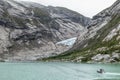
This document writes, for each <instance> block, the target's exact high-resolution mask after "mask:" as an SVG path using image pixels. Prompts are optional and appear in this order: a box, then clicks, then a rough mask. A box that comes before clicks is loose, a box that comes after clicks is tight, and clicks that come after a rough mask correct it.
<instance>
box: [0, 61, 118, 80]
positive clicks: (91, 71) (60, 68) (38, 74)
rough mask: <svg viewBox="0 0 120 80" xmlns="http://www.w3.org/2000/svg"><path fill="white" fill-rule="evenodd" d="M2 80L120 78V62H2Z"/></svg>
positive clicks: (91, 79)
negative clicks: (100, 71) (102, 71)
mask: <svg viewBox="0 0 120 80" xmlns="http://www.w3.org/2000/svg"><path fill="white" fill-rule="evenodd" d="M101 68H102V69H104V70H105V73H103V74H99V73H97V72H96V71H97V70H99V69H101ZM0 80H120V64H80V63H79V64H78V63H62V62H34V63H29V62H28V63H0Z"/></svg>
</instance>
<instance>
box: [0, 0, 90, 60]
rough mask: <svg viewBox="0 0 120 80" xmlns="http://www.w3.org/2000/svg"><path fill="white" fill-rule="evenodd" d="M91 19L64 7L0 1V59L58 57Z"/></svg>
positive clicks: (12, 0) (9, 0)
mask: <svg viewBox="0 0 120 80" xmlns="http://www.w3.org/2000/svg"><path fill="white" fill-rule="evenodd" d="M89 22H90V18H87V17H84V16H83V15H81V14H79V13H77V12H75V11H71V10H69V9H67V8H63V7H52V6H43V5H41V4H38V3H33V2H24V1H14V0H0V60H1V61H2V60H3V61H4V60H5V61H13V60H17V61H18V60H20V61H21V60H37V59H41V58H44V57H49V56H53V55H58V54H60V53H62V52H64V51H66V50H68V49H69V48H70V47H71V45H70V46H69V45H64V44H57V43H59V42H60V41H63V40H66V39H71V38H75V37H77V36H78V34H80V32H82V31H83V30H84V28H85V26H87V24H88V23H89Z"/></svg>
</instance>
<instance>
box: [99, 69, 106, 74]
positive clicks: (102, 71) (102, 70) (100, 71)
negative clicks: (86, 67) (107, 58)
mask: <svg viewBox="0 0 120 80" xmlns="http://www.w3.org/2000/svg"><path fill="white" fill-rule="evenodd" d="M97 73H100V74H102V73H105V71H104V69H100V70H97Z"/></svg>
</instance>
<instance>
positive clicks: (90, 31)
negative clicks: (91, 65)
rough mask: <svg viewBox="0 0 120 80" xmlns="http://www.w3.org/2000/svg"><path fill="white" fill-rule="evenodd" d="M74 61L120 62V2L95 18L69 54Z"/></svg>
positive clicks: (118, 0)
mask: <svg viewBox="0 0 120 80" xmlns="http://www.w3.org/2000/svg"><path fill="white" fill-rule="evenodd" d="M60 58H62V59H67V60H72V61H78V62H81V61H83V62H84V61H85V62H87V61H95V62H99V61H104V62H116V61H120V0H117V1H116V2H115V3H114V4H113V5H112V6H111V7H109V8H107V9H105V10H103V11H102V12H100V13H98V14H97V15H96V16H94V17H93V19H92V21H91V22H90V23H89V25H88V27H87V28H86V29H84V32H82V33H81V34H80V35H79V36H78V39H77V41H76V43H75V44H74V46H73V47H72V48H71V50H69V51H68V54H65V55H62V56H61V57H60Z"/></svg>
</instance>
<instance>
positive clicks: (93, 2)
mask: <svg viewBox="0 0 120 80" xmlns="http://www.w3.org/2000/svg"><path fill="white" fill-rule="evenodd" d="M22 1H32V2H37V3H40V4H42V5H45V6H48V5H50V6H60V7H66V8H68V9H71V10H73V11H76V12H78V13H80V14H82V15H84V16H87V17H91V18H92V17H93V16H94V15H96V14H97V13H99V12H100V11H102V10H104V9H105V8H107V7H109V6H111V5H112V4H113V3H114V2H115V1H116V0H22Z"/></svg>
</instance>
